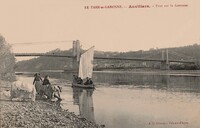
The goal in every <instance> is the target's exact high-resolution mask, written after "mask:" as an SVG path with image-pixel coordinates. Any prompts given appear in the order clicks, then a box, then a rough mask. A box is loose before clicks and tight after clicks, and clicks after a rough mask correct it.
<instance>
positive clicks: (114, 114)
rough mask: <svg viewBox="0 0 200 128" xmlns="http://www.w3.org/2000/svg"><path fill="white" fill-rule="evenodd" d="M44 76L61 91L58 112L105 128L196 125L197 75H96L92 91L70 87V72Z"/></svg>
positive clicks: (199, 110)
mask: <svg viewBox="0 0 200 128" xmlns="http://www.w3.org/2000/svg"><path fill="white" fill-rule="evenodd" d="M41 74H42V75H44V74H45V73H41ZM48 75H50V77H52V78H51V80H52V81H53V80H55V81H57V83H55V84H60V85H61V86H62V87H63V91H62V93H61V97H62V98H63V100H62V102H61V106H62V108H64V109H69V111H71V112H74V113H76V114H77V115H80V116H82V117H85V118H87V119H88V120H90V121H92V122H95V123H98V124H105V126H106V127H108V128H199V127H200V76H199V74H170V73H168V74H166V73H148V72H145V73H142V72H141V73H137V72H95V73H94V78H93V80H94V83H95V84H96V89H95V90H91V89H89V90H87V89H79V88H71V81H72V73H48ZM17 78H18V79H19V80H22V81H26V82H31V83H32V80H33V77H30V76H27V75H19V76H17Z"/></svg>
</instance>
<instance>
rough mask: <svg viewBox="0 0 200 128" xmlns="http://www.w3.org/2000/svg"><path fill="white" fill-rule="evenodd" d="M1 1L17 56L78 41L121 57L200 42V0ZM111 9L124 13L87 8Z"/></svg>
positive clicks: (1, 27)
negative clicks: (104, 7)
mask: <svg viewBox="0 0 200 128" xmlns="http://www.w3.org/2000/svg"><path fill="white" fill-rule="evenodd" d="M0 2H1V4H0V34H1V35H3V36H4V37H5V39H6V41H7V42H8V43H9V44H11V45H12V46H13V47H12V49H13V52H16V53H20V52H29V53H30V52H31V53H32V52H34V53H36V52H38V53H40V52H47V51H49V50H53V49H56V48H60V49H61V50H66V49H69V48H71V47H72V41H73V40H80V42H81V45H82V47H83V48H85V49H87V48H89V47H91V46H93V45H94V46H95V49H96V50H101V51H119V52H125V51H137V50H148V49H150V48H165V47H177V46H185V45H192V44H194V43H197V44H198V43H200V15H199V12H200V8H199V6H200V1H199V0H0ZM108 5H121V6H122V7H123V8H113V9H108V8H107V9H91V8H90V9H84V7H85V6H89V7H91V6H108ZM129 5H150V6H151V8H128V7H129ZM156 5H163V6H164V5H173V7H156ZM175 5H188V7H174V6H175ZM153 6H154V7H153ZM54 41H60V42H56V43H52V42H54ZM30 42H31V43H30ZM48 42H50V43H48ZM18 43H19V44H18ZM23 43H24V44H23Z"/></svg>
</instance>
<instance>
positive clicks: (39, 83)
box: [33, 73, 42, 94]
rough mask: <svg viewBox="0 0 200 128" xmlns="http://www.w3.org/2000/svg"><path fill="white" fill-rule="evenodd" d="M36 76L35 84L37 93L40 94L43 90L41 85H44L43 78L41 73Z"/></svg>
mask: <svg viewBox="0 0 200 128" xmlns="http://www.w3.org/2000/svg"><path fill="white" fill-rule="evenodd" d="M34 77H35V78H34V80H33V85H35V89H36V92H37V94H39V93H40V90H41V85H42V78H41V77H40V74H39V73H36V74H35V75H34Z"/></svg>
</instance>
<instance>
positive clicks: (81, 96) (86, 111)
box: [73, 88, 95, 122]
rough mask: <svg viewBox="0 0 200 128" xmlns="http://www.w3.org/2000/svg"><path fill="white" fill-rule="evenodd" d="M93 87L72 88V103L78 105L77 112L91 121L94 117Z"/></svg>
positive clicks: (93, 120)
mask: <svg viewBox="0 0 200 128" xmlns="http://www.w3.org/2000/svg"><path fill="white" fill-rule="evenodd" d="M93 91H94V90H93V89H82V88H73V103H74V105H78V106H79V113H80V116H81V117H84V118H86V119H88V120H90V121H92V122H95V119H94V107H93V98H92V95H93Z"/></svg>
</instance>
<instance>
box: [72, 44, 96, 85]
mask: <svg viewBox="0 0 200 128" xmlns="http://www.w3.org/2000/svg"><path fill="white" fill-rule="evenodd" d="M93 60H94V46H93V47H91V48H90V49H88V50H87V51H86V52H84V53H83V54H81V56H80V62H79V72H78V77H79V78H81V79H82V80H83V79H86V78H92V73H93ZM75 81H76V80H75ZM72 87H81V88H94V84H93V82H92V84H83V83H78V82H73V83H72Z"/></svg>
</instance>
